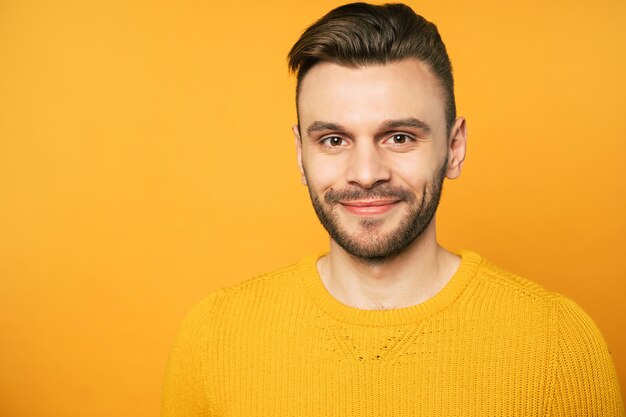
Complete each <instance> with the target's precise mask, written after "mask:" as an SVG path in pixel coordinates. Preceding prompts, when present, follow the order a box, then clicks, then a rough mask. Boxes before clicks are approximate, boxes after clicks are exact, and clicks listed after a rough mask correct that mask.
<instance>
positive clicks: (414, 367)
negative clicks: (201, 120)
mask: <svg viewBox="0 0 626 417" xmlns="http://www.w3.org/2000/svg"><path fill="white" fill-rule="evenodd" d="M461 255H462V261H461V266H460V267H459V269H458V271H457V272H456V274H455V275H454V276H453V277H452V278H451V279H450V281H449V282H448V284H447V285H446V286H445V287H444V288H443V289H442V290H441V291H440V292H439V293H437V294H436V295H435V296H433V297H432V298H430V299H429V300H427V301H425V302H423V303H421V304H418V305H415V306H411V307H406V308H400V309H394V310H361V309H357V308H353V307H349V306H346V305H344V304H341V303H340V302H339V301H338V300H336V299H335V298H333V297H332V296H331V295H330V294H329V293H328V291H326V289H325V288H324V286H323V283H322V281H321V279H320V277H319V275H318V273H317V270H316V267H315V262H316V260H317V258H318V257H313V256H312V257H308V258H305V259H304V260H302V261H301V262H299V263H298V264H296V265H294V266H292V267H289V268H286V269H283V270H281V271H278V272H274V273H270V274H267V275H263V276H260V277H257V278H255V279H252V280H249V281H247V282H245V283H243V284H240V285H238V286H235V287H231V288H228V289H220V290H218V291H215V292H214V293H212V294H211V295H209V296H208V297H207V298H206V299H205V300H204V301H202V302H201V303H200V304H198V305H197V306H196V307H195V308H194V309H193V310H192V311H191V312H190V313H189V314H188V315H187V317H186V319H185V320H184V322H183V324H182V326H181V329H180V330H179V334H178V337H177V339H176V342H175V344H174V347H173V349H172V353H171V356H170V360H169V364H168V369H167V376H166V380H165V387H164V395H163V414H162V415H163V417H174V416H176V417H183V416H184V417H195V416H250V417H252V416H254V417H259V416H316V417H325V416H359V417H366V416H372V417H385V416H446V417H452V416H472V417H475V416H490V417H498V416H528V417H530V416H568V417H573V416H594V417H602V416H607V417H608V416H611V417H615V416H622V417H623V416H624V406H623V402H622V399H621V395H620V391H619V387H618V383H617V376H616V374H615V370H614V367H613V364H612V361H611V357H610V353H609V351H608V349H607V346H606V343H605V342H604V340H603V338H602V336H601V334H600V332H599V331H598V329H597V327H596V326H595V325H594V323H593V321H592V320H591V319H590V318H589V317H588V316H587V315H586V314H585V313H584V312H583V311H582V310H581V309H580V307H578V306H577V305H576V304H575V303H574V302H572V301H570V300H569V299H567V298H565V297H563V296H560V295H558V294H555V293H551V292H547V291H545V290H544V289H543V288H541V287H540V286H538V285H537V284H534V283H532V282H530V281H528V280H525V279H522V278H520V277H517V276H515V275H512V274H509V273H506V272H504V271H501V270H499V269H498V268H496V267H495V266H493V265H491V264H490V263H489V262H487V261H486V260H484V259H482V258H481V257H480V256H478V255H477V254H475V253H472V252H462V253H461Z"/></svg>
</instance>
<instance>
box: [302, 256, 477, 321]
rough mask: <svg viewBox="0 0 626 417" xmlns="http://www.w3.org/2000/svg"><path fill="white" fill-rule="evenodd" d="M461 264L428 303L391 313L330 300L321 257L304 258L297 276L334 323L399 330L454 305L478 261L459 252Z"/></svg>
mask: <svg viewBox="0 0 626 417" xmlns="http://www.w3.org/2000/svg"><path fill="white" fill-rule="evenodd" d="M459 255H460V256H461V264H460V266H459V268H458V269H457V271H456V272H455V273H454V275H453V276H452V277H451V278H450V280H449V281H448V283H447V284H446V285H445V286H444V287H443V288H442V289H441V290H440V291H439V292H438V293H437V294H435V295H434V296H432V297H431V298H429V299H428V300H426V301H424V302H422V303H420V304H415V305H412V306H409V307H403V308H397V309H391V310H364V309H360V308H356V307H351V306H348V305H345V304H343V303H341V302H340V301H339V300H337V299H336V298H335V297H333V296H332V295H331V294H330V293H329V292H328V290H327V289H326V287H325V286H324V284H323V282H322V279H321V277H320V275H319V273H318V271H317V261H318V259H319V258H320V257H322V256H324V253H319V254H317V255H311V256H307V257H306V258H304V259H302V260H301V261H300V262H299V263H298V272H299V275H300V278H301V282H302V284H303V285H304V287H305V289H306V292H307V294H308V295H309V297H310V298H311V299H312V300H313V302H314V303H315V304H316V305H317V306H318V307H319V308H320V309H322V310H324V311H325V312H326V313H327V314H328V315H330V316H331V317H333V318H335V319H336V320H339V321H342V322H346V323H352V324H357V325H364V326H372V327H377V326H399V325H403V324H408V323H413V322H417V321H420V320H422V319H424V318H425V317H427V316H430V315H432V314H434V313H436V312H438V311H440V310H442V309H443V308H445V307H447V306H449V305H450V304H452V303H454V302H455V301H456V300H457V299H458V298H459V296H460V295H461V294H462V292H463V291H464V289H465V288H466V287H467V284H468V283H469V282H470V281H471V279H472V278H473V277H474V276H475V275H476V272H477V271H478V268H479V266H480V263H481V261H482V259H481V257H480V256H479V255H478V254H476V253H474V252H471V251H467V250H463V251H460V252H459Z"/></svg>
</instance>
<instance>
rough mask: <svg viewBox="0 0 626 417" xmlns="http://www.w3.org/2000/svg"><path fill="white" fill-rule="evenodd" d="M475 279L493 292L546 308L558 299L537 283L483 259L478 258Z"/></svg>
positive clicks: (553, 293) (555, 294)
mask: <svg viewBox="0 0 626 417" xmlns="http://www.w3.org/2000/svg"><path fill="white" fill-rule="evenodd" d="M476 278H477V279H478V282H479V284H480V285H483V286H487V287H489V288H491V289H492V290H493V291H498V292H502V293H504V294H507V295H509V296H510V297H513V298H517V299H525V300H528V301H531V302H535V303H538V304H543V305H545V306H546V307H547V306H549V305H551V304H552V303H553V302H554V300H555V298H558V297H560V295H559V294H558V293H555V292H552V291H549V290H547V289H546V288H544V287H543V286H542V285H540V284H538V283H537V282H535V281H533V280H530V279H527V278H524V277H521V276H519V275H517V274H515V273H512V272H508V271H505V270H503V269H501V268H500V267H498V266H496V265H494V264H493V263H491V262H490V261H488V260H486V259H485V258H480V264H479V267H478V271H477V274H476Z"/></svg>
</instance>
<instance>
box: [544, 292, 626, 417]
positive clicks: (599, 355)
mask: <svg viewBox="0 0 626 417" xmlns="http://www.w3.org/2000/svg"><path fill="white" fill-rule="evenodd" d="M555 319H556V329H555V330H556V332H555V335H556V337H557V340H556V341H555V347H556V355H555V360H556V373H555V379H554V384H553V392H552V400H551V407H550V411H549V413H548V416H554V417H556V416H563V417H565V416H567V417H574V416H580V417H583V416H584V417H592V416H593V417H605V416H606V417H624V404H623V400H622V397H621V394H620V390H619V386H618V381H617V375H616V373H615V368H614V367H613V362H612V360H611V354H610V352H609V349H608V347H607V345H606V342H605V341H604V338H603V337H602V335H601V334H600V331H599V330H598V328H597V326H596V325H595V323H594V322H593V320H592V319H591V318H590V317H589V316H588V315H587V314H586V313H585V312H584V311H583V310H582V309H581V308H580V307H579V306H578V305H577V304H576V303H575V302H573V301H572V300H569V299H568V298H566V297H562V296H559V297H557V298H556V300H555Z"/></svg>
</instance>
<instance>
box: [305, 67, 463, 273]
mask: <svg viewBox="0 0 626 417" xmlns="http://www.w3.org/2000/svg"><path fill="white" fill-rule="evenodd" d="M298 109H299V116H300V128H299V129H298V127H297V126H294V134H295V135H296V144H297V147H298V162H299V164H300V168H301V171H302V174H303V179H304V180H305V182H306V184H307V186H308V188H309V194H310V196H311V200H312V202H313V207H314V208H315V211H316V213H317V215H318V217H319V218H320V221H321V223H322V224H323V226H324V227H325V228H326V230H327V231H328V233H329V234H330V237H331V238H332V239H333V240H334V241H335V242H336V243H337V244H339V245H340V246H341V247H342V248H343V249H344V250H345V251H347V252H348V253H350V254H351V255H353V256H355V257H357V258H359V259H361V260H364V261H367V262H369V263H377V262H382V261H384V260H387V259H390V258H392V257H394V256H395V255H398V254H399V253H401V252H402V251H404V250H405V249H406V248H407V247H409V246H410V245H411V243H413V242H414V241H415V239H416V238H417V237H418V236H420V235H421V234H422V233H423V232H424V231H425V230H427V228H429V227H432V226H431V224H432V223H433V222H432V219H433V216H434V214H435V211H436V208H437V204H438V202H439V197H440V195H441V187H442V184H443V179H444V177H445V176H446V175H447V176H448V177H451V178H452V177H456V176H457V175H458V173H459V172H460V166H461V164H462V158H461V162H460V163H458V162H456V163H454V164H453V165H455V166H456V168H454V167H452V169H451V164H450V161H449V160H448V155H449V154H450V155H452V158H453V159H454V160H455V161H456V159H455V158H456V154H455V149H454V146H455V145H453V144H454V143H455V141H454V140H448V139H449V138H448V135H447V132H446V122H445V113H444V109H445V102H444V98H443V93H442V91H441V88H440V87H439V84H438V82H437V79H436V78H435V77H434V75H433V74H432V73H431V71H430V70H429V69H428V68H427V67H426V66H425V65H423V64H422V63H421V62H420V61H418V60H415V59H407V60H403V61H397V62H393V63H389V64H385V65H375V66H367V67H360V68H350V67H345V66H340V65H337V64H332V63H320V64H317V65H316V66H314V67H313V68H312V69H311V70H310V71H309V72H308V73H307V75H306V76H305V77H304V79H303V81H302V83H301V85H300V94H299V103H298ZM461 122H462V121H461ZM460 125H461V127H462V136H463V138H462V139H463V146H462V148H463V154H464V149H465V148H464V143H465V142H464V139H465V127H464V126H465V125H464V123H459V121H457V124H455V127H454V128H453V129H452V132H451V138H453V137H455V135H456V136H458V135H459V130H460V129H459V126H460ZM300 135H301V136H300ZM456 146H458V143H457V144H456ZM457 151H458V150H457Z"/></svg>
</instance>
